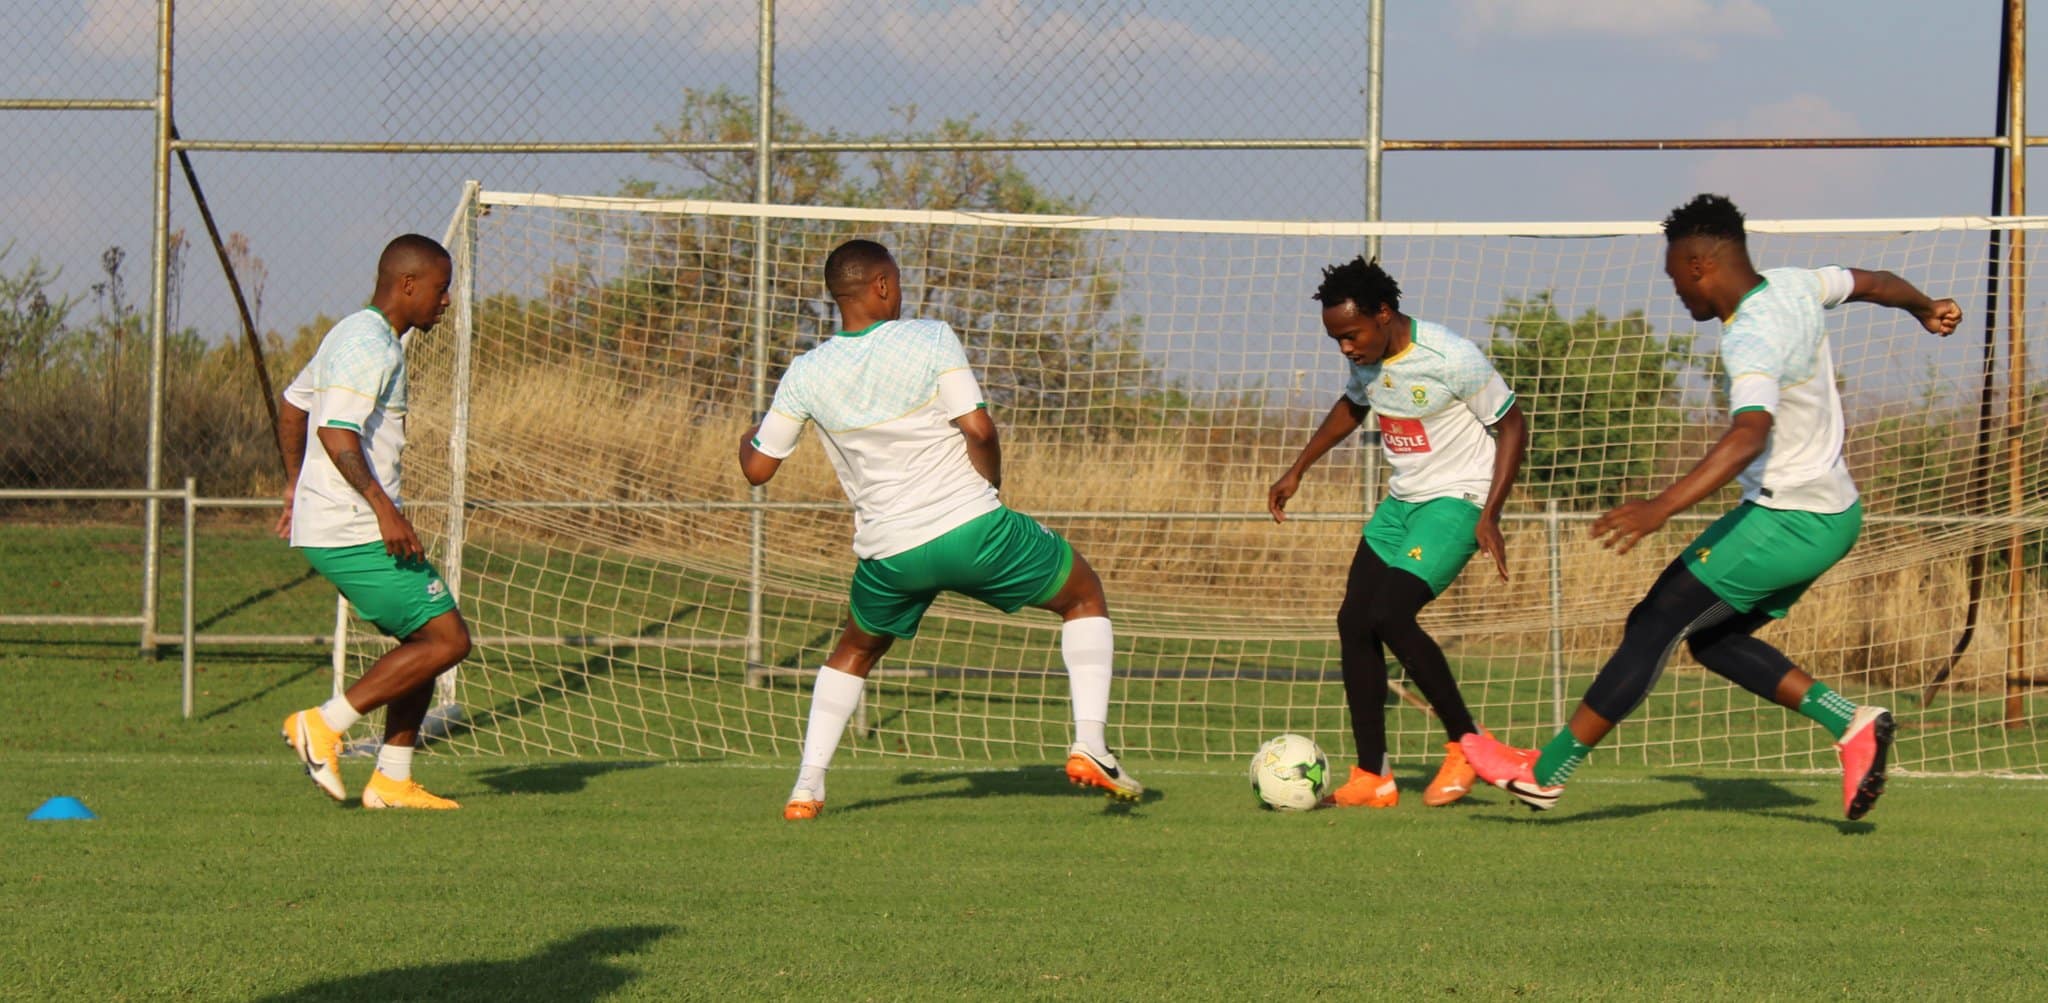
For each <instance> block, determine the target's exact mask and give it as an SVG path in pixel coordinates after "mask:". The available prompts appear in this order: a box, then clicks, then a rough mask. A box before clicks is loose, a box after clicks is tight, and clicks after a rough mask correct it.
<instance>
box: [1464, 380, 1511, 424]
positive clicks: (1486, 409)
mask: <svg viewBox="0 0 2048 1003" xmlns="http://www.w3.org/2000/svg"><path fill="white" fill-rule="evenodd" d="M1514 406H1515V392H1514V391H1513V390H1509V389H1508V382H1507V381H1506V380H1503V379H1501V378H1500V374H1499V373H1494V374H1492V375H1491V376H1489V377H1488V378H1487V380H1486V382H1485V383H1482V384H1480V385H1479V392H1478V393H1475V394H1473V395H1472V396H1470V397H1468V398H1466V399H1465V408H1466V410H1469V411H1471V412H1472V417H1474V418H1477V419H1479V423H1480V424H1482V425H1486V426H1489V427H1490V426H1492V425H1493V423H1494V422H1497V421H1499V420H1501V419H1502V418H1504V417H1507V413H1508V408H1511V407H1514Z"/></svg>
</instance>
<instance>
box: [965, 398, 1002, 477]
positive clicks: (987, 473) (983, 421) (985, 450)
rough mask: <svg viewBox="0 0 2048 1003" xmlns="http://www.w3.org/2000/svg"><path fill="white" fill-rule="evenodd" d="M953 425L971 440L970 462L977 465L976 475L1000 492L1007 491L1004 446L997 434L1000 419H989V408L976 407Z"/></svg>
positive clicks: (968, 444)
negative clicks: (1004, 487)
mask: <svg viewBox="0 0 2048 1003" xmlns="http://www.w3.org/2000/svg"><path fill="white" fill-rule="evenodd" d="M953 424H954V425H955V426H956V427H958V428H959V429H960V437H961V438H963V439H965V440H967V462H968V463H971V464H973V465H974V472H975V473H977V474H980V475H981V479H982V480H985V481H987V482H988V486H989V487H992V488H995V489H996V490H998V491H1001V490H1002V489H1003V443H1002V437H1001V435H1000V434H999V433H997V431H996V420H995V419H994V418H991V417H989V413H988V409H987V408H975V409H974V410H972V411H969V412H967V413H966V414H963V415H961V416H960V417H958V418H955V419H953Z"/></svg>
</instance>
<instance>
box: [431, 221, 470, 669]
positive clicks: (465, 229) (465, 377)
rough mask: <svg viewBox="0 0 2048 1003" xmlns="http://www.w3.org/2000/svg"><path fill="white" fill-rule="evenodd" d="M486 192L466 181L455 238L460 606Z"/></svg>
mask: <svg viewBox="0 0 2048 1003" xmlns="http://www.w3.org/2000/svg"><path fill="white" fill-rule="evenodd" d="M481 189H482V186H481V185H479V184H478V183H477V182H475V181H466V182H464V183H463V185H462V208H461V209H459V210H457V222H456V223H455V227H456V231H455V233H454V234H453V242H454V243H455V244H456V245H457V246H456V247H455V248H453V249H452V253H453V254H455V255H456V256H457V259H458V261H459V262H460V267H461V274H460V275H458V276H456V279H455V281H456V300H455V304H454V306H455V368H454V372H453V373H452V374H451V377H450V378H451V379H452V380H453V382H454V386H453V387H452V388H451V391H452V393H453V394H454V400H453V401H452V402H451V415H450V419H449V423H448V425H449V427H448V521H447V523H446V536H447V546H446V550H445V552H444V553H443V555H442V558H441V565H442V567H441V577H442V579H443V580H444V581H446V582H447V584H448V594H449V595H450V596H451V597H453V598H454V599H455V600H456V602H457V603H460V602H461V600H462V552H463V545H464V544H465V542H467V540H468V534H469V505H468V500H469V404H470V381H471V380H472V379H474V376H473V371H472V368H471V362H472V357H473V353H474V351H475V345H476V337H475V335H476V307H475V304H476V219H477V192H478V191H480V190H481ZM460 671H461V666H459V665H451V666H449V667H448V671H446V672H443V673H441V675H440V676H439V677H438V678H436V679H435V680H434V703H435V705H436V708H437V709H438V708H444V707H447V706H448V705H450V704H453V703H454V702H455V680H456V673H458V672H460Z"/></svg>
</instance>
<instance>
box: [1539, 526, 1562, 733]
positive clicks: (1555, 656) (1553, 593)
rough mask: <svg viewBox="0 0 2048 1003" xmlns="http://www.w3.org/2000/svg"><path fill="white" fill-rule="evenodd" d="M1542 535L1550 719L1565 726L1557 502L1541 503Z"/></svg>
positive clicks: (1560, 528) (1559, 538) (1560, 548)
mask: <svg viewBox="0 0 2048 1003" xmlns="http://www.w3.org/2000/svg"><path fill="white" fill-rule="evenodd" d="M1543 535H1544V537H1545V538H1546V539H1547V540H1548V542H1549V547H1550V716H1551V719H1552V720H1553V721H1554V722H1555V723H1556V725H1557V726H1558V727H1560V728H1562V727H1564V722H1565V718H1564V520H1563V519H1561V518H1559V517H1558V511H1557V499H1555V498H1552V499H1549V500H1547V501H1545V502H1544V503H1543Z"/></svg>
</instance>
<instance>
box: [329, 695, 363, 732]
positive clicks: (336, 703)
mask: <svg viewBox="0 0 2048 1003" xmlns="http://www.w3.org/2000/svg"><path fill="white" fill-rule="evenodd" d="M362 719H363V712H362V711H359V710H357V709H355V708H354V707H351V706H349V705H348V698H347V697H334V698H333V699H331V700H328V701H327V702H326V703H324V704H321V705H320V720H322V721H325V722H327V726H328V727H329V728H332V729H334V730H335V731H337V732H341V731H347V730H348V729H349V728H350V727H351V726H353V725H354V724H355V723H356V722H357V721H360V720H362Z"/></svg>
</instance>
